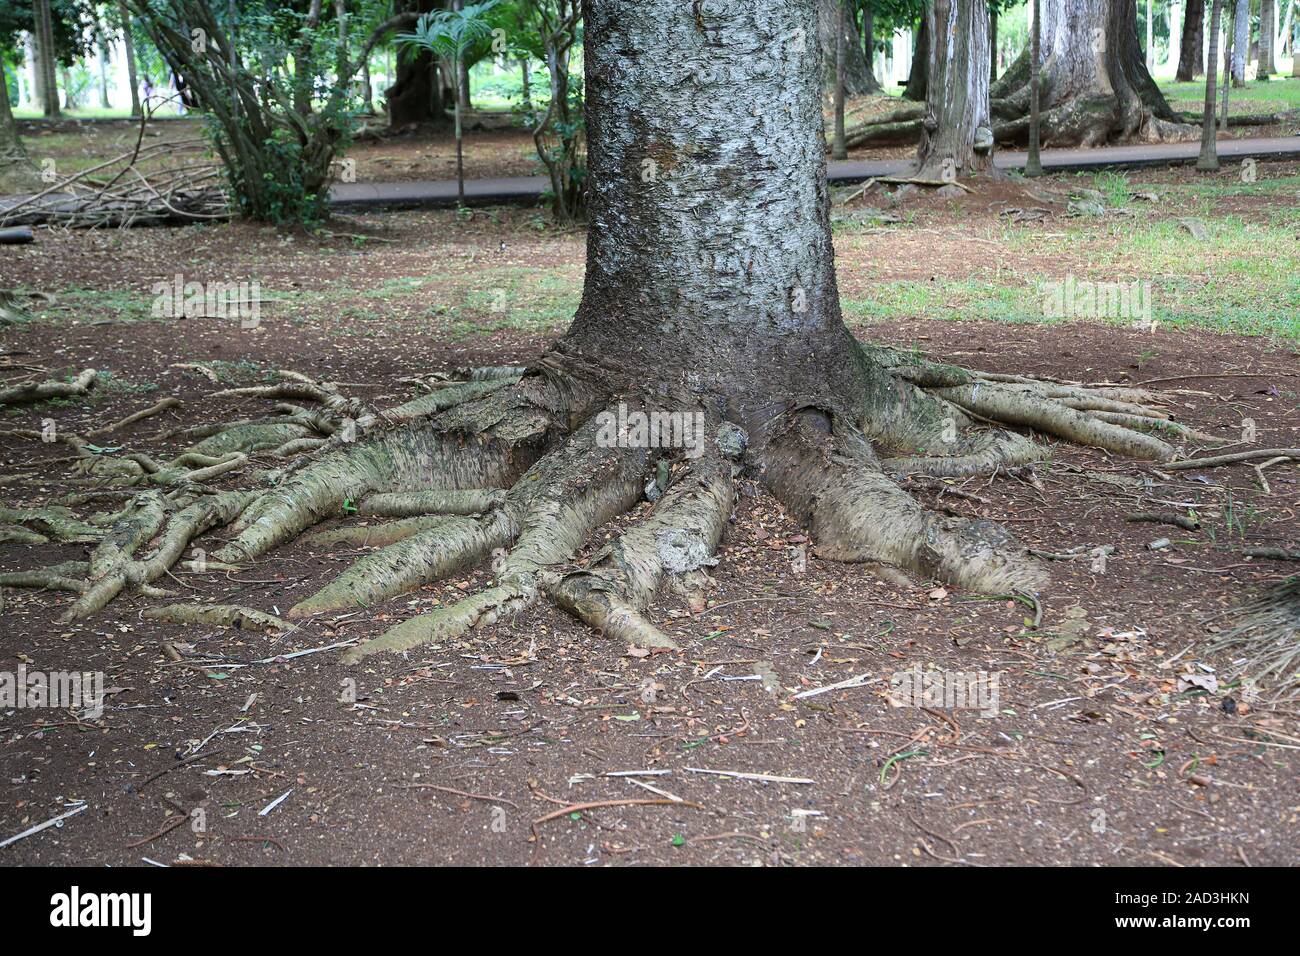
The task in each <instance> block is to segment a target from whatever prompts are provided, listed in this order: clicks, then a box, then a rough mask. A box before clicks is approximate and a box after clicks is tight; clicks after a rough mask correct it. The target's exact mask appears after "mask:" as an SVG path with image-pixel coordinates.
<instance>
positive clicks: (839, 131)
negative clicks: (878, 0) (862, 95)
mask: <svg viewBox="0 0 1300 956" xmlns="http://www.w3.org/2000/svg"><path fill="white" fill-rule="evenodd" d="M845 2H846V0H840V2H839V4H838V6H839V23H838V25H837V26H838V28H837V29H836V31H835V139H834V142H833V145H832V146H831V156H832V158H834V159H848V158H849V150H848V147H847V146H845V145H844V96H845V92H846V91H845V89H844V85H845V76H844V72H845V70H844V60H845V51H844V47H845V43H844V28H845V20H847V19H848V18H847V17H846V16H845V12H846V11H845Z"/></svg>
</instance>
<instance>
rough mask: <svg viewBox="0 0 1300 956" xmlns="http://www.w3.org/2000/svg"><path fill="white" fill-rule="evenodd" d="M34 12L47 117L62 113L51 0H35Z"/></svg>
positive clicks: (43, 104) (42, 91)
mask: <svg viewBox="0 0 1300 956" xmlns="http://www.w3.org/2000/svg"><path fill="white" fill-rule="evenodd" d="M32 12H33V13H34V15H35V22H36V46H37V49H38V51H39V52H40V58H41V66H42V80H43V82H42V84H41V93H42V97H43V102H42V104H41V106H42V109H43V111H44V113H45V115H46V116H47V117H55V116H59V115H61V111H60V108H59V78H58V77H59V74H58V65H57V59H56V56H55V52H54V20H53V14H52V13H51V10H50V0H35V2H34V4H33V5H32Z"/></svg>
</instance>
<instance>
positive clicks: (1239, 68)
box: [1232, 0, 1250, 87]
mask: <svg viewBox="0 0 1300 956" xmlns="http://www.w3.org/2000/svg"><path fill="white" fill-rule="evenodd" d="M1249 57H1250V0H1237V8H1236V10H1235V11H1234V12H1233V14H1232V85H1233V86H1236V87H1242V86H1245V85H1246V60H1247V59H1249Z"/></svg>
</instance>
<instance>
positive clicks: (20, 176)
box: [0, 64, 40, 195]
mask: <svg viewBox="0 0 1300 956" xmlns="http://www.w3.org/2000/svg"><path fill="white" fill-rule="evenodd" d="M39 187H40V176H38V175H37V172H36V168H35V167H34V166H33V165H32V161H31V159H30V158H29V157H28V156H27V150H26V149H24V148H23V141H22V139H21V138H20V137H19V136H18V123H17V122H16V121H15V120H14V114H13V110H11V109H10V108H9V84H8V77H7V76H6V75H5V67H4V65H3V64H0V195H4V194H6V193H25V192H34V191H35V190H37V189H38V188H39Z"/></svg>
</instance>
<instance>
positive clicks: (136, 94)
mask: <svg viewBox="0 0 1300 956" xmlns="http://www.w3.org/2000/svg"><path fill="white" fill-rule="evenodd" d="M118 11H119V12H120V13H121V15H122V44H123V48H124V50H125V53H126V78H127V83H128V84H129V85H130V87H131V115H132V116H139V115H140V78H139V75H138V74H137V73H136V65H135V37H134V36H133V35H132V33H131V11H130V10H128V9H127V8H126V0H118Z"/></svg>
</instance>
